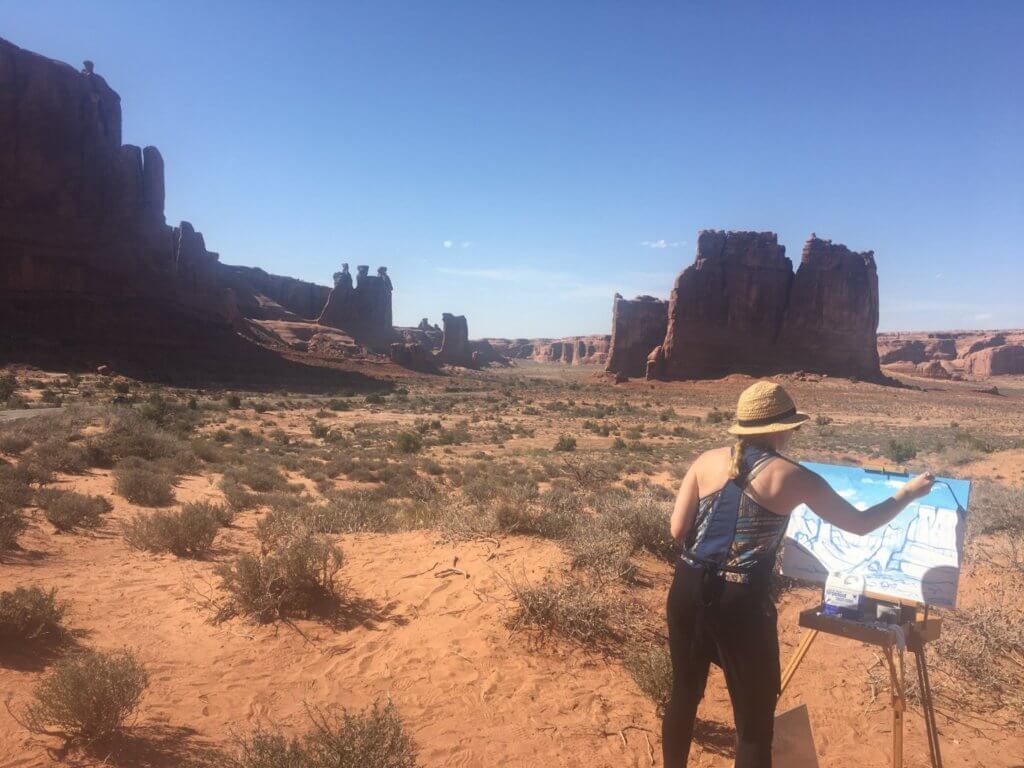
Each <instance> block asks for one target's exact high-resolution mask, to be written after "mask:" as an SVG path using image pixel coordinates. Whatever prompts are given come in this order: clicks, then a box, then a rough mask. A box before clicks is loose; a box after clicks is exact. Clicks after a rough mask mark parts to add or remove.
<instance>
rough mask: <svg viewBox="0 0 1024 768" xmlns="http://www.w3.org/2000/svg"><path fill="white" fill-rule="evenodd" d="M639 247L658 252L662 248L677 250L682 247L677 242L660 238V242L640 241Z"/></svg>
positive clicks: (680, 243)
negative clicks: (653, 249) (654, 249)
mask: <svg viewBox="0 0 1024 768" xmlns="http://www.w3.org/2000/svg"><path fill="white" fill-rule="evenodd" d="M640 245H642V246H644V247H645V248H656V249H659V250H660V249H662V248H678V247H679V246H680V245H682V242H680V241H679V240H665V239H664V238H662V239H661V240H641V241H640Z"/></svg>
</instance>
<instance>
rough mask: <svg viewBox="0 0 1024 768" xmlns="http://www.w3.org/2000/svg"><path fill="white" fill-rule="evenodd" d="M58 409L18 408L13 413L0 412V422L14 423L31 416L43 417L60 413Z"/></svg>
mask: <svg viewBox="0 0 1024 768" xmlns="http://www.w3.org/2000/svg"><path fill="white" fill-rule="evenodd" d="M60 410H61V409H60V408H19V409H17V410H13V411H0V421H14V420H15V419H28V418H30V417H32V416H45V415H47V414H50V413H60Z"/></svg>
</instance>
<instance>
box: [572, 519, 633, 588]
mask: <svg viewBox="0 0 1024 768" xmlns="http://www.w3.org/2000/svg"><path fill="white" fill-rule="evenodd" d="M634 550H635V547H634V545H633V540H632V539H631V538H630V537H629V536H627V535H626V534H625V533H623V532H622V531H610V530H608V528H607V527H606V526H603V525H600V524H599V523H598V522H597V521H594V522H592V523H590V524H584V525H581V526H579V528H577V530H576V532H575V534H574V535H573V536H572V537H571V538H570V539H569V554H570V557H571V558H572V559H571V564H572V567H573V568H584V569H586V570H588V571H590V572H592V573H594V574H595V575H596V576H597V577H598V578H599V579H600V580H608V579H611V580H615V579H620V580H622V581H625V582H627V583H632V582H635V581H636V579H637V576H638V571H637V567H636V564H635V563H634V562H633V560H632V556H633V552H634Z"/></svg>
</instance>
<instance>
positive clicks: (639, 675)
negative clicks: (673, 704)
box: [622, 643, 672, 715]
mask: <svg viewBox="0 0 1024 768" xmlns="http://www.w3.org/2000/svg"><path fill="white" fill-rule="evenodd" d="M622 666H624V667H625V668H626V671H627V672H628V673H629V675H630V677H632V678H633V680H634V681H635V682H636V684H637V687H638V688H639V689H640V692H641V693H643V694H644V695H645V696H646V697H647V698H649V699H650V700H651V701H653V702H654V704H655V706H657V708H658V714H659V715H661V714H663V713H664V711H665V707H667V706H668V702H669V699H670V698H671V697H672V658H671V657H670V656H669V653H668V649H667V648H665V646H664V645H655V644H653V643H649V644H648V643H637V644H635V645H630V646H629V647H627V648H626V650H625V651H624V652H623V654H622Z"/></svg>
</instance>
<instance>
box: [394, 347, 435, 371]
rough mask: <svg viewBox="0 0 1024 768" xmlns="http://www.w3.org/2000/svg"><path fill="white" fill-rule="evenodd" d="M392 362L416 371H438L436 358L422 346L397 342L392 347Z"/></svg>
mask: <svg viewBox="0 0 1024 768" xmlns="http://www.w3.org/2000/svg"><path fill="white" fill-rule="evenodd" d="M391 362H393V363H395V364H397V365H400V366H402V367H403V368H410V369H412V370H414V371H422V372H426V373H430V372H433V371H436V370H437V363H436V361H435V360H434V356H433V355H432V354H431V353H430V352H429V351H428V350H426V349H424V348H423V345H422V344H417V343H411V344H410V343H402V342H395V343H393V344H392V345H391Z"/></svg>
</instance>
